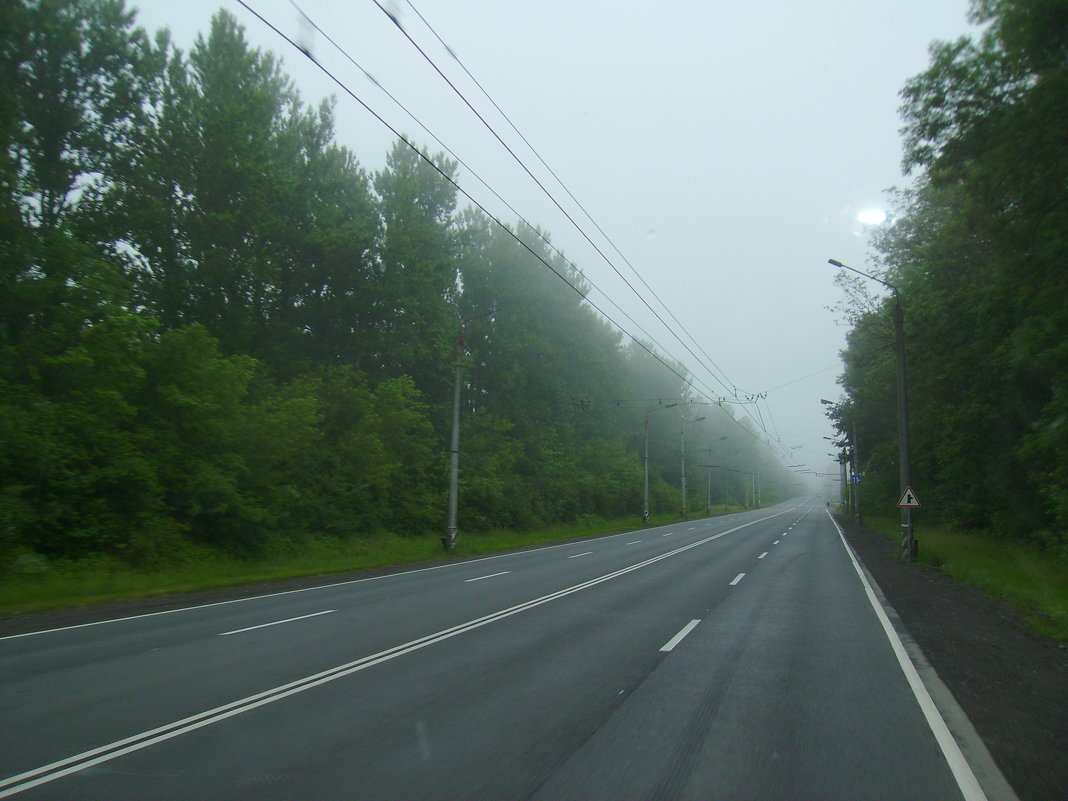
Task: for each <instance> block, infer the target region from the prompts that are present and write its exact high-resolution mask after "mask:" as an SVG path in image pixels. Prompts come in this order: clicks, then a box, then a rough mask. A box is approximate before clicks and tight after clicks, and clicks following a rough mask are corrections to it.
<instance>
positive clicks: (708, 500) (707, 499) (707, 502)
mask: <svg viewBox="0 0 1068 801" xmlns="http://www.w3.org/2000/svg"><path fill="white" fill-rule="evenodd" d="M725 439H726V437H725V436H723V437H720V438H719V440H716V441H717V442H719V441H722V440H725ZM705 466H706V467H707V468H708V493H707V494H706V495H705V514H706V515H707V514H710V513H711V510H712V442H711V441H709V443H708V463H707V464H706V465H705ZM723 505H724V507H726V505H727V488H726V483H724V488H723Z"/></svg>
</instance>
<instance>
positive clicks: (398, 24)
mask: <svg viewBox="0 0 1068 801" xmlns="http://www.w3.org/2000/svg"><path fill="white" fill-rule="evenodd" d="M291 2H292V0H291ZM373 2H374V3H375V5H376V6H378V8H379V10H380V11H382V13H383V14H385V15H386V16H387V17H388V18H389V19H390V21H391V22H392V23H393V24H394V25H395V26H396V28H397V29H398V30H399V31H400V32H401V33H402V34H403V35H404V37H405V38H406V39H407V40H408V41H409V42H410V43H411V45H412V46H413V47H414V48H415V49H416V50H417V51H418V52H419V54H420V55H421V56H422V57H423V58H424V59H425V60H426V61H427V63H428V64H430V66H431V67H433V68H434V70H435V72H437V73H438V75H439V76H440V77H441V78H442V80H444V81H445V83H446V84H448V86H449V87H450V88H451V89H452V90H453V92H454V93H455V94H456V95H457V96H458V97H459V98H460V99H461V100H462V101H463V102H464V104H465V105H466V106H467V107H468V108H469V109H470V110H471V112H472V113H473V114H474V115H475V116H476V117H477V118H478V119H479V121H480V122H481V123H482V124H483V126H485V128H486V129H487V130H488V131H489V132H490V133H491V134H492V135H493V136H494V138H496V139H497V141H498V142H499V143H500V144H501V146H502V147H503V148H504V149H505V150H506V151H507V152H508V154H509V155H510V156H511V157H512V158H513V159H514V160H515V161H516V163H517V164H519V166H520V167H522V168H523V170H524V172H526V174H527V175H528V176H529V177H530V178H531V180H533V181H534V183H535V184H537V186H538V188H539V189H541V191H542V192H543V193H544V194H545V195H546V197H548V198H549V200H551V201H552V202H553V204H554V205H555V206H556V207H557V209H559V210H560V212H561V213H562V214H563V215H564V216H565V217H566V218H567V220H568V221H569V222H570V223H571V224H572V225H573V226H574V227H575V229H576V230H577V231H578V232H579V233H580V234H581V235H582V237H583V238H584V239H585V240H586V241H587V242H588V243H589V244H590V246H591V247H593V249H594V250H595V251H596V252H597V254H598V255H599V256H600V257H601V258H602V259H604V261H605V263H606V264H608V266H609V267H610V268H611V269H612V271H613V272H615V274H616V275H617V276H618V277H619V278H620V280H622V281H623V283H624V284H625V285H626V286H627V288H628V289H630V290H631V292H633V293H634V294H635V296H637V298H638V299H639V300H640V301H641V302H642V303H643V304H644V305H645V307H646V308H647V309H648V310H649V311H650V312H652V314H653V316H654V317H656V319H657V320H658V321H659V322H660V323H661V325H663V326H664V328H665V329H667V330H668V331H669V332H670V333H671V335H672V336H673V337H675V339H676V340H678V342H679V344H681V345H682V346H683V347H684V348H685V349H686V351H687V352H688V353H689V354H690V355H691V356H692V357H693V358H694V359H695V360H696V361H697V363H698V365H699V366H701V367H703V368H704V369H705V370H706V371H707V372H708V374H709V375H710V376H711V377H712V378H713V379H714V380H715V381H716V382H717V383H719V384H720V386H722V387H723V388H724V389H726V390H727V391H728V392H731V391H733V394H734V395H735V396H737V394H738V387H737V385H735V384H734V382H733V381H731V380H730V378H729V377H728V376H727V375H726V373H724V372H723V370H722V369H721V368H720V367H719V366H718V365H716V364H715V362H714V361H713V360H712V359H711V357H709V356H708V353H707V352H705V350H704V349H703V348H702V347H701V345H700V343H698V342H697V340H696V339H695V338H694V336H693V335H692V334H690V332H689V331H688V330H687V329H686V328H685V326H684V325H683V324H682V323H681V322H680V321H679V320H678V318H677V317H676V316H675V315H674V313H672V311H671V309H670V308H668V306H667V305H666V304H665V303H664V302H663V300H661V299H660V297H659V296H658V295H657V294H656V292H655V291H654V290H653V289H652V287H650V286H649V284H648V283H646V281H645V279H644V278H642V276H641V274H640V273H638V271H637V269H636V268H635V267H634V265H633V264H631V263H630V261H629V260H628V259H627V258H626V256H624V255H623V253H622V252H621V251H620V250H619V248H618V247H616V245H615V243H614V242H613V241H612V240H611V238H610V237H609V236H608V235H607V234H606V233H605V232H604V231H603V230H602V229H601V227H600V226H599V225H598V224H597V221H596V220H594V219H593V217H592V216H591V215H590V214H589V212H587V211H586V209H585V208H584V207H583V206H582V204H581V203H580V202H579V201H578V199H577V198H575V196H574V195H573V194H572V193H571V192H570V190H569V189H568V188H567V186H566V185H564V183H563V181H561V180H560V178H559V177H558V176H557V175H556V173H555V172H554V171H553V170H552V168H551V167H549V165H548V164H546V163H545V160H544V159H542V157H541V155H540V154H539V153H538V152H537V151H536V150H535V149H534V147H533V146H532V145H531V144H530V143H529V142H528V141H527V139H526V137H524V136H523V134H522V133H521V132H520V131H519V130H518V128H517V127H516V126H515V124H514V123H512V121H511V120H510V119H509V118H508V116H507V115H506V114H505V113H504V111H503V110H501V108H500V106H498V105H497V103H496V102H495V101H494V100H493V98H492V97H490V95H489V93H488V92H486V90H485V89H484V88H483V87H482V85H481V84H480V83H479V82H478V80H477V79H476V78H475V77H474V76H473V75H472V74H471V72H470V70H468V69H467V67H466V66H465V65H464V64H463V62H462V61H460V59H459V57H458V56H457V55H456V53H455V51H453V49H452V48H451V47H450V46H449V45H448V44H447V43H446V42H445V41H444V40H443V39H442V38H441V36H439V35H438V33H437V31H436V30H434V28H433V27H432V26H431V25H430V24H429V23H428V22H427V21H426V19H425V18H424V17H423V16H422V14H420V13H419V10H418V9H417V8H415V6H414V5H413V4H412V3H411V0H408V4H409V5H410V6H411V7H412V10H413V11H415V13H416V15H418V16H419V19H420V20H422V22H423V24H424V25H426V27H427V28H428V29H429V30H430V31H431V33H433V34H434V36H435V37H436V38H437V40H438V41H439V42H440V43H441V45H442V46H443V47H444V48H445V50H446V51H447V52H448V53H449V55H450V56H452V57H453V58H454V59H455V60H456V62H457V63H458V64H459V65H460V67H461V68H462V69H463V70H464V72H465V73H467V74H468V76H469V77H471V79H472V81H474V83H475V85H476V86H478V87H479V89H480V90H482V93H483V94H484V95H486V97H487V99H488V100H489V101H490V103H492V104H493V106H494V108H496V109H497V110H498V112H499V113H500V114H501V116H502V117H504V119H505V120H507V122H508V124H509V125H511V127H512V129H513V130H515V131H516V133H517V134H518V135H519V137H520V139H522V140H523V142H524V143H525V144H526V145H527V147H528V148H530V150H531V152H533V153H534V155H535V156H536V157H537V158H538V160H539V161H541V163H542V164H543V166H545V168H546V169H547V170H548V171H549V173H550V174H551V175H552V176H553V178H555V179H556V181H557V183H559V184H560V186H561V187H562V188H563V189H564V191H565V192H567V194H568V195H569V196H570V197H571V199H572V200H573V201H574V202H575V204H576V205H577V206H578V207H579V208H580V209H581V210H582V212H583V213H584V214H585V215H586V217H587V218H588V219H589V220H590V222H592V223H593V225H594V227H595V228H597V230H598V231H599V232H600V233H601V235H602V236H603V237H604V238H605V239H606V240H607V241H608V243H609V244H610V245H611V246H612V248H613V249H614V250H615V251H616V253H617V254H618V255H619V256H620V258H622V259H623V261H624V262H625V263H626V264H627V266H628V267H630V269H631V271H632V272H633V273H634V274H635V275H636V276H637V277H638V279H639V280H640V281H641V282H642V284H644V285H645V287H646V288H647V289H648V290H649V291H650V292H651V293H652V295H653V297H655V298H656V299H657V301H658V302H659V303H660V305H661V306H663V307H664V309H665V311H667V313H668V314H669V315H670V316H671V318H672V319H673V320H674V321H675V322H676V324H677V325H678V326H679V327H680V328H681V329H682V330H683V332H684V333H685V334H686V335H687V336H688V337H689V338H690V339H691V340H692V341H693V342H694V344H695V345H696V346H697V348H698V349H699V350H700V351H701V352H702V353H703V354H704V356H705V358H706V359H708V361H709V362H710V363H711V364H712V365H713V366H714V367H715V368H716V370H718V371H719V372H720V373H722V374H723V377H724V378H725V379H727V381H726V382H724V381H723V380H722V379H721V378H720V377H719V376H717V375H716V374H715V372H714V371H713V370H711V369H710V368H709V367H708V365H707V364H705V363H704V362H703V361H702V360H701V357H700V356H698V355H697V354H696V353H694V352H693V350H692V349H691V348H690V347H689V345H687V344H686V343H685V342H684V341H683V340H682V338H681V337H679V335H678V334H677V333H676V332H675V330H674V329H673V328H671V326H669V325H668V324H667V322H666V321H665V320H664V319H663V318H662V317H661V316H660V315H659V313H657V311H656V310H655V309H653V307H652V306H651V305H650V304H649V302H648V301H647V300H646V299H645V298H644V297H643V296H642V295H641V293H640V292H638V291H637V290H636V289H635V288H634V286H633V285H632V284H631V283H630V282H629V281H628V280H627V279H626V278H625V277H624V276H623V274H622V273H621V272H620V271H619V269H618V268H617V267H616V266H615V264H613V263H612V261H611V260H610V259H609V258H608V257H607V256H606V255H605V254H604V252H603V251H602V250H601V249H600V248H599V247H598V246H597V245H596V244H595V243H594V242H593V240H592V239H591V238H590V236H589V235H588V234H587V233H586V232H585V230H583V228H582V227H581V226H580V225H579V224H578V223H577V222H576V221H575V220H574V218H573V217H572V216H571V215H570V214H569V213H568V212H567V211H566V210H565V209H564V208H563V206H562V205H561V204H560V202H559V201H558V200H557V199H556V198H555V197H554V196H553V194H552V193H551V192H549V190H548V189H546V187H545V186H544V185H543V184H542V182H541V181H539V180H538V178H537V177H536V176H535V175H534V173H533V172H531V170H530V168H529V167H527V165H526V164H525V163H524V162H523V160H522V159H520V158H519V156H518V155H517V154H516V153H515V151H513V150H512V148H511V147H509V146H508V144H507V143H506V142H505V141H504V139H503V138H502V137H501V136H500V134H498V133H497V131H496V130H495V129H494V128H493V126H492V125H490V124H489V122H487V121H486V119H485V117H483V116H482V114H481V113H479V111H478V110H477V109H476V108H475V107H474V106H473V105H472V104H471V102H470V101H469V100H468V99H467V97H466V96H465V95H464V94H463V92H461V91H460V90H459V89H458V88H457V87H456V85H455V84H454V83H453V82H452V81H451V80H449V78H448V76H446V75H445V73H444V72H443V71H442V70H441V68H440V67H439V66H438V65H437V64H436V63H435V62H434V60H433V59H432V58H431V57H430V56H429V55H427V53H426V51H424V50H423V48H422V47H420V46H419V44H418V43H417V42H416V41H415V40H414V39H413V38H412V36H411V35H410V34H409V33H408V31H407V29H406V28H405V27H404V26H403V25H402V24H401V22H400V20H399V19H397V17H396V15H395V14H393V13H392V12H390V11H388V10H387V9H386V8H385V7H383V6H382V4H381V3H380V2H379V0H373ZM599 291H601V290H599ZM601 293H602V294H604V292H603V291H601ZM606 297H607V296H606ZM613 305H616V304H615V303H613ZM616 308H619V307H618V305H616ZM661 348H662V346H661ZM662 349H663V348H662ZM698 380H699V381H700V383H701V384H702V385H704V386H705V388H706V389H708V390H709V391H710V392H712V394H715V392H714V390H712V388H711V387H709V386H708V385H707V384H706V383H705V382H704V381H703V380H701V379H698ZM727 383H729V384H730V385H731V386H730V387H728V386H727ZM745 412H746V414H748V415H749V417H750V418H751V419H752V420H753V422H754V423H756V424H757V425H758V426H759V427H760V428H761V430H763V431H764V433H765V434H766V435H767V436H768V437H770V436H771V434H770V432H769V431H768V430H767V426H765V425H764V423H763V421H762V420H760V419H758V418H757V417H755V416H754V415H753V413H752V411H750V410H749V409H748V408H745Z"/></svg>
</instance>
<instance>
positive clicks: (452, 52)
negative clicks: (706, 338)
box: [394, 0, 738, 394]
mask: <svg viewBox="0 0 1068 801" xmlns="http://www.w3.org/2000/svg"><path fill="white" fill-rule="evenodd" d="M408 5H409V6H411V9H412V11H414V12H415V14H416V16H418V17H419V19H420V20H422V22H423V24H424V25H426V27H427V29H429V31H430V32H431V33H432V34H434V37H435V38H436V39H437V40H438V41H439V42H440V43H441V46H442V47H444V48H445V50H446V51H447V52H448V54H449V55H450V56H452V58H453V59H454V60H455V61H456V63H457V64H459V65H460V68H461V69H462V70H463V71H464V72H465V73H466V74H467V77H469V78H470V79H471V80H472V81H473V82H474V84H475V86H477V87H478V88H479V90H480V91H481V92H482V94H483V95H485V97H486V99H487V100H489V102H490V103H491V104H492V105H493V107H494V108H495V109H497V112H498V113H499V114H500V115H501V117H503V118H504V120H505V122H507V123H508V125H509V126H511V128H512V130H513V131H515V132H516V134H517V135H518V136H519V138H520V139H522V140H523V144H525V145H526V146H527V147H528V148H529V149H530V152H531V153H533V154H534V156H535V157H536V158H537V159H538V161H539V162H541V165H542V166H543V167H544V168H545V169H546V170H548V171H549V174H550V175H551V176H552V177H553V178H554V179H555V180H556V182H557V183H558V184H559V185H560V187H561V188H562V189H563V190H564V192H566V193H567V196H568V197H569V198H571V200H572V201H574V203H575V205H576V206H578V208H579V210H581V211H582V213H583V214H584V215H586V219H587V220H589V221H590V222H591V223H592V224H593V227H594V228H596V229H597V232H598V233H599V234H600V235H601V236H603V237H604V238H605V240H606V241H607V242H608V244H609V245H611V246H612V249H613V250H614V251H615V252H616V254H617V255H618V256H619V257H620V258H621V259H623V263H624V264H626V265H627V266H628V267H629V268H630V270H631V272H632V273H634V275H635V276H636V277H637V278H638V280H639V281H641V282H642V285H643V286H644V287H645V288H646V289H647V290H649V292H650V293H651V294H652V296H653V297H654V298H656V300H657V302H658V303H659V304H660V305H661V306H662V307H663V309H664V311H666V312H667V313H668V315H669V316H670V317H671V319H672V320H673V321H674V322H675V324H676V325H678V326H679V328H681V329H682V331H683V333H685V334H686V336H688V337H689V338H690V341H692V342H693V343H694V345H696V346H697V349H698V350H700V351H701V353H702V354H703V355H704V357H705V358H706V359H708V362H709V364H711V365H712V366H713V367H715V368H716V370H718V371H719V373H720V374H721V375H722V376H723V378H725V379H726V380H727V382H728V383H729V384H730V385H731V387H732V388H733V389H734V393H735V394H737V392H738V387H737V386H736V385H735V384H734V382H733V381H731V380H730V378H729V377H728V376H727V374H726V373H725V372H724V371H723V369H722V368H721V367H720V366H719V365H718V364H716V363H715V361H714V360H713V359H712V357H711V356H709V355H708V353H707V351H705V349H704V348H703V347H702V346H701V343H700V342H698V341H697V339H696V337H694V336H693V334H691V333H690V332H689V331H688V330H687V328H686V326H684V325H683V324H682V321H681V320H679V318H678V317H676V316H675V314H674V312H672V311H671V309H670V308H669V307H668V305H667V304H666V303H664V301H663V300H662V299H661V298H660V296H659V295H657V294H656V291H655V290H654V289H653V288H652V287H651V286H650V285H649V284H648V282H647V281H646V280H645V279H644V278H643V277H642V275H641V274H640V273H639V272H638V270H637V268H635V266H634V265H633V264H631V262H630V260H629V259H628V258H627V257H626V256H625V255H623V252H622V251H621V250H620V249H619V247H618V246H617V245H616V243H615V242H614V241H613V240H612V238H611V237H610V236H609V235H608V234H607V233H605V231H604V229H603V228H601V226H600V225H599V224H598V222H597V220H595V219H594V218H593V215H591V214H590V213H589V211H587V210H586V207H585V206H583V205H582V203H581V202H580V201H579V199H578V198H577V197H575V195H574V193H573V192H572V191H571V190H570V189H569V188H568V186H567V184H565V183H564V181H563V179H561V178H560V176H559V175H557V174H556V171H555V170H553V168H552V167H550V166H549V164H548V163H547V162H546V161H545V159H544V158H542V156H541V154H540V153H539V152H538V151H537V149H536V148H535V147H534V145H532V144H531V143H530V141H529V140H528V139H527V138H526V136H524V135H523V132H522V131H520V130H519V128H518V127H517V126H516V124H515V123H514V122H512V119H511V117H509V116H508V115H507V114H506V113H505V111H504V109H502V108H501V107H500V106H499V105H498V104H497V101H496V100H494V99H493V97H492V96H491V95H490V93H489V92H488V91H486V88H485V87H484V86H483V85H482V84H481V82H479V80H478V78H476V77H475V76H474V75H473V74H472V73H471V70H469V69H468V68H467V65H466V64H464V62H463V61H462V60H461V59H460V57H459V56H458V55H457V54H456V51H455V50H453V49H452V48H451V47H450V46H449V45H448V44H447V43H446V42H445V40H444V39H442V38H441V35H440V34H438V32H437V30H435V29H434V26H433V25H431V24H430V22H429V21H427V19H426V17H424V16H423V15H422V14H421V13H420V12H419V9H418V8H416V7H415V4H414V3H413V2H412V0H408ZM394 21H396V20H394ZM699 363H700V362H699ZM701 366H702V367H705V369H706V370H708V367H707V366H705V365H703V364H702V365H701ZM709 374H710V375H712V371H711V370H709ZM713 377H715V376H714V375H713ZM720 383H721V384H722V383H723V382H720ZM724 388H726V385H725V384H724Z"/></svg>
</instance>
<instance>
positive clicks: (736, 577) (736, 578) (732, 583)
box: [731, 573, 745, 587]
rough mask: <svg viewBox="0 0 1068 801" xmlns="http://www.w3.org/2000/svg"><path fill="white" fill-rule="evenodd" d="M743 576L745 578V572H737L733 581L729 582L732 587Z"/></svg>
mask: <svg viewBox="0 0 1068 801" xmlns="http://www.w3.org/2000/svg"><path fill="white" fill-rule="evenodd" d="M743 578H745V573H739V574H738V575H737V576H735V577H734V581H732V582H731V586H732V587H733V586H734V585H735V584H737V583H738V582H739V581H741V580H742V579H743Z"/></svg>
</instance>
